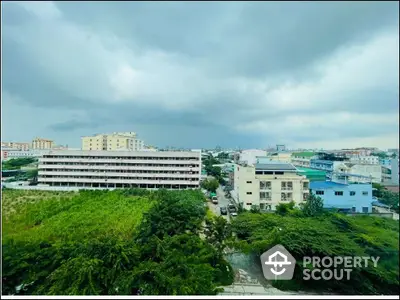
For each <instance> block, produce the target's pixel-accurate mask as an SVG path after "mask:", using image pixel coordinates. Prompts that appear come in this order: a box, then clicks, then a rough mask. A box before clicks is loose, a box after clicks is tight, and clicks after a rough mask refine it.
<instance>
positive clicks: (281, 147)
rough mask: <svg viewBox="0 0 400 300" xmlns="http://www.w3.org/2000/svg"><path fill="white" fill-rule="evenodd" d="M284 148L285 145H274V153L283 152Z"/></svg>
mask: <svg viewBox="0 0 400 300" xmlns="http://www.w3.org/2000/svg"><path fill="white" fill-rule="evenodd" d="M285 150H286V146H285V145H276V151H285Z"/></svg>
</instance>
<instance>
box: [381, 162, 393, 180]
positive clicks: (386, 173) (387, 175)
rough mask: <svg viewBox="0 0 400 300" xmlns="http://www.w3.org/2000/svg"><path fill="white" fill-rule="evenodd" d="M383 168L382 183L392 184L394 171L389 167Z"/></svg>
mask: <svg viewBox="0 0 400 300" xmlns="http://www.w3.org/2000/svg"><path fill="white" fill-rule="evenodd" d="M381 168H382V183H392V169H391V167H390V166H389V167H388V166H381Z"/></svg>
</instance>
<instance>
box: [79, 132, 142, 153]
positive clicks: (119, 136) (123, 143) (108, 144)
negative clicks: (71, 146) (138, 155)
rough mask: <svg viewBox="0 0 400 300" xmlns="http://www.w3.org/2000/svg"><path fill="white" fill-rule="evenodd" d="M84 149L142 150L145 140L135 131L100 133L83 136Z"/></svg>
mask: <svg viewBox="0 0 400 300" xmlns="http://www.w3.org/2000/svg"><path fill="white" fill-rule="evenodd" d="M81 139H82V150H85V151H87V150H93V151H117V150H121V151H142V150H143V149H144V148H145V147H144V142H143V141H142V140H139V139H137V138H136V133H134V132H114V133H111V134H98V135H94V136H83V137H82V138H81Z"/></svg>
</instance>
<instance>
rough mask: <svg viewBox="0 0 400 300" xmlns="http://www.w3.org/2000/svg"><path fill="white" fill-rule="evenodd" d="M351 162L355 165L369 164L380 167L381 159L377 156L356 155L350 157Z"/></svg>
mask: <svg viewBox="0 0 400 300" xmlns="http://www.w3.org/2000/svg"><path fill="white" fill-rule="evenodd" d="M350 162H352V163H355V164H369V165H378V164H379V157H377V156H372V155H369V156H362V155H355V156H352V157H350Z"/></svg>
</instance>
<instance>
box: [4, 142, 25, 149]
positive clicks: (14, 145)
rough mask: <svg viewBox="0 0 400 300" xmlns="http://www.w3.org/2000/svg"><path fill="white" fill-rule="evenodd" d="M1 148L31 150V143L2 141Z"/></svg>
mask: <svg viewBox="0 0 400 300" xmlns="http://www.w3.org/2000/svg"><path fill="white" fill-rule="evenodd" d="M1 148H2V149H3V148H10V149H14V150H24V151H26V150H29V148H30V146H29V143H17V142H1Z"/></svg>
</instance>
